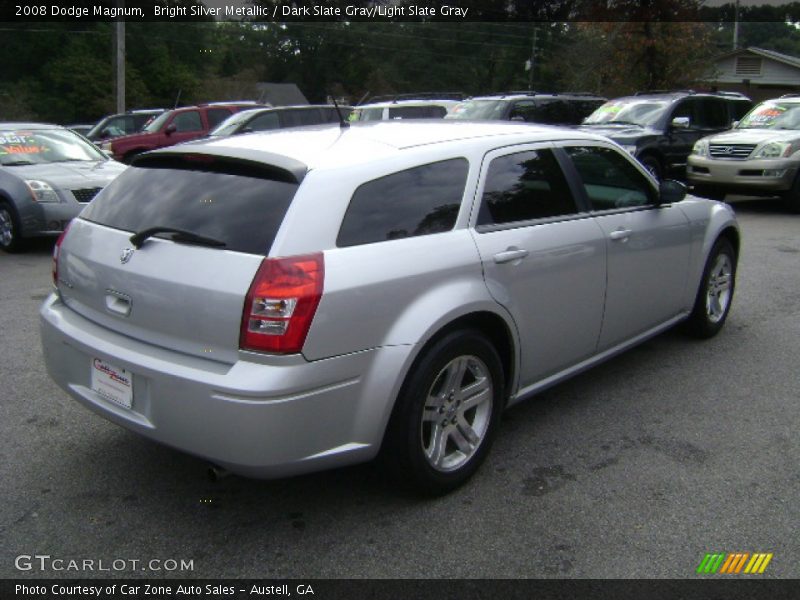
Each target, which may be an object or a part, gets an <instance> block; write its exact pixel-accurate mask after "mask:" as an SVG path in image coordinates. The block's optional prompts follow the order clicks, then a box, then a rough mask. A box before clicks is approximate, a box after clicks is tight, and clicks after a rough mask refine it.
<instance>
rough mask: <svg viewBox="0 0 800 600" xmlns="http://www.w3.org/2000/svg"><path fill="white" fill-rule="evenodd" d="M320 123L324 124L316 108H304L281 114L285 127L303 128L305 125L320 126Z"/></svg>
mask: <svg viewBox="0 0 800 600" xmlns="http://www.w3.org/2000/svg"><path fill="white" fill-rule="evenodd" d="M319 123H322V117H321V116H320V114H319V110H317V109H316V108H302V109H295V110H285V111H282V112H281V124H282V125H283V126H284V127H301V126H303V125H318V124H319Z"/></svg>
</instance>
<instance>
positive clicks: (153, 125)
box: [142, 110, 172, 133]
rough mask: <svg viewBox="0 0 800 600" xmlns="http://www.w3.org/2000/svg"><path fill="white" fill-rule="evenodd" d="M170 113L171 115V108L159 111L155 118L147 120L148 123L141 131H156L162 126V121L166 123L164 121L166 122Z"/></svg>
mask: <svg viewBox="0 0 800 600" xmlns="http://www.w3.org/2000/svg"><path fill="white" fill-rule="evenodd" d="M170 115H172V111H171V110H168V111H167V112H165V113H161V114H160V115H159V116H157V117H156V118H155V119H153V120H152V121H150V122H149V123H148V124H147V125H146V126H145V127H144V129H142V131H147V132H148V133H153V132H154V131H158V130H159V129H161V126H162V125H163V124H164V123H166V122H167V119H169V117H170Z"/></svg>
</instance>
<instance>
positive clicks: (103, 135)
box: [100, 127, 111, 140]
mask: <svg viewBox="0 0 800 600" xmlns="http://www.w3.org/2000/svg"><path fill="white" fill-rule="evenodd" d="M110 137H111V130H110V129H108V127H106V128H105V129H103V131H101V132H100V139H101V140H104V139H106V138H110Z"/></svg>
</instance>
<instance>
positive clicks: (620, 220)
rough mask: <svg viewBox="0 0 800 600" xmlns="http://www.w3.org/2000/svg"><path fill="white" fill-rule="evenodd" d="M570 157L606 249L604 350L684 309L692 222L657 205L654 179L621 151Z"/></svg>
mask: <svg viewBox="0 0 800 600" xmlns="http://www.w3.org/2000/svg"><path fill="white" fill-rule="evenodd" d="M564 151H565V153H566V154H567V155H568V156H569V157H570V159H571V165H572V167H573V168H574V169H575V176H574V178H575V180H576V181H579V182H581V184H582V190H583V193H584V194H585V197H586V200H588V202H589V204H590V206H591V208H592V214H593V215H594V218H595V220H596V222H597V224H598V225H599V226H600V228H601V229H602V232H603V235H604V238H605V245H606V248H607V255H608V276H607V277H608V286H607V290H606V300H605V314H604V316H603V329H602V333H601V336H600V344H599V347H598V350H599V351H603V350H606V349H608V348H610V347H613V346H615V345H617V344H618V343H620V342H622V341H625V340H627V339H630V338H632V337H634V336H636V335H638V334H640V333H643V332H645V331H647V330H649V329H651V328H653V327H655V326H656V325H659V324H661V323H664V322H665V321H667V320H669V319H670V318H672V317H675V316H677V315H678V314H679V313H680V312H681V311H682V310H684V309H685V306H684V305H683V303H684V300H685V298H686V293H685V290H686V285H687V282H688V272H689V251H690V246H691V243H690V231H689V221H688V219H687V218H686V216H685V215H684V213H683V211H681V210H680V208H679V207H677V206H674V205H660V206H657V205H656V198H657V193H658V192H657V190H656V188H655V186H654V185H653V183H652V182H651V180H650V179H649V178H648V177H647V176H646V175H645V174H644V173H643V172H642V171H641V169H640V168H638V167H637V166H636V165H635V164H634V163H633V161H632V160H631V159H630V158H629V157H628V156H627V155H625V154H624V153H623V152H621V151H619V150H618V149H616V148H614V147H611V146H606V145H604V144H603V143H602V142H597V143H581V144H578V143H575V144H571V145H566V146H565V147H564Z"/></svg>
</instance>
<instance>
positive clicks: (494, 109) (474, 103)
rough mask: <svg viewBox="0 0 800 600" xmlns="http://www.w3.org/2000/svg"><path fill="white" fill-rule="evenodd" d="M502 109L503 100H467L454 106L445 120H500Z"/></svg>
mask: <svg viewBox="0 0 800 600" xmlns="http://www.w3.org/2000/svg"><path fill="white" fill-rule="evenodd" d="M504 108H505V102H504V101H503V100H468V101H467V102H461V103H460V104H456V106H455V107H454V108H453V110H452V111H450V114H448V115H447V116H446V117H445V119H501V118H502V117H503V110H504Z"/></svg>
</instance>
